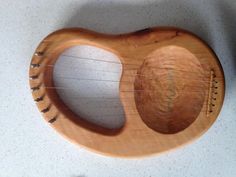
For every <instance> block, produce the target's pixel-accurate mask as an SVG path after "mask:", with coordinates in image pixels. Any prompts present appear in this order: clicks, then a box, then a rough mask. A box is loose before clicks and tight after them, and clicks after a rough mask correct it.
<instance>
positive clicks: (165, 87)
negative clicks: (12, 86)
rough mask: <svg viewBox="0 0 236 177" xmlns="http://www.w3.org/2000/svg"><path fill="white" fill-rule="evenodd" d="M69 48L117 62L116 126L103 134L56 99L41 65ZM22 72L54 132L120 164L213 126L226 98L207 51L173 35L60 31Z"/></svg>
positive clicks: (188, 36) (186, 36)
mask: <svg viewBox="0 0 236 177" xmlns="http://www.w3.org/2000/svg"><path fill="white" fill-rule="evenodd" d="M76 45H91V46H95V47H98V48H102V49H105V50H108V51H110V52H112V53H114V54H115V55H116V56H118V57H119V59H120V61H121V64H122V69H123V70H122V76H121V78H120V100H121V103H122V106H123V109H124V112H125V124H124V126H123V127H121V128H118V129H109V128H105V127H101V126H98V125H96V124H93V123H91V122H88V121H86V120H85V119H84V118H83V117H80V115H77V114H75V113H74V112H73V111H72V110H71V109H70V108H69V107H68V106H67V105H66V104H65V103H64V102H63V101H62V100H61V99H60V97H59V95H58V93H57V90H56V87H55V86H54V83H53V67H48V65H54V64H55V62H56V61H57V59H58V57H59V56H60V54H61V53H62V52H63V51H64V50H66V49H68V48H70V47H72V46H76ZM29 73H30V74H29V76H30V86H31V89H32V94H33V98H34V100H35V102H36V104H37V106H38V109H39V110H40V111H41V112H42V115H43V117H44V119H45V120H46V121H47V122H48V123H49V124H50V125H51V126H52V127H53V128H54V129H56V131H57V132H59V133H60V134H61V135H63V136H64V137H66V138H67V139H69V140H70V141H72V142H74V143H76V144H79V145H81V146H84V147H86V148H89V149H91V150H93V151H96V152H99V153H102V154H106V155H112V156H119V157H140V156H145V155H151V154H158V153H162V152H165V151H167V150H171V149H174V148H177V147H179V146H181V145H184V144H186V143H188V142H190V141H192V140H194V139H196V138H197V137H199V136H200V135H202V134H203V133H204V132H205V131H206V130H208V129H209V128H210V126H211V125H212V124H213V123H214V121H215V120H216V118H217V116H218V114H219V112H220V109H221V107H222V104H223V99H224V92H225V83H224V74H223V70H222V67H221V65H220V62H219V60H218V58H217V56H216V55H215V53H214V52H213V50H211V49H210V47H209V46H208V45H207V44H206V43H205V42H203V41H202V40H201V39H200V38H199V37H197V36H195V35H194V34H192V33H190V32H187V31H185V30H182V29H177V28H164V27H158V28H149V29H144V30H140V31H137V32H133V33H129V34H122V35H106V34H100V33H96V32H92V31H89V30H85V29H79V28H74V29H62V30H59V31H56V32H54V33H52V34H50V35H49V36H47V37H46V38H45V39H43V41H42V42H41V43H40V44H39V46H38V47H37V49H36V51H35V53H34V55H33V58H32V61H31V64H30V72H29ZM49 88H55V89H49ZM128 97H129V98H130V99H126V98H128Z"/></svg>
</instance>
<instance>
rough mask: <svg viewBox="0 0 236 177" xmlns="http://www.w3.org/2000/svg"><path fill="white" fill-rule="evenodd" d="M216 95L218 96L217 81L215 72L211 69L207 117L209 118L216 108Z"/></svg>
mask: <svg viewBox="0 0 236 177" xmlns="http://www.w3.org/2000/svg"><path fill="white" fill-rule="evenodd" d="M217 94H218V81H217V77H216V74H215V71H214V70H213V69H212V70H211V71H210V82H209V94H208V106H207V116H209V115H210V114H211V113H213V111H214V107H215V106H216V100H217Z"/></svg>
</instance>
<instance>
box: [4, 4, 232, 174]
mask: <svg viewBox="0 0 236 177" xmlns="http://www.w3.org/2000/svg"><path fill="white" fill-rule="evenodd" d="M235 17H236V1H235V0H198V1H196V0H178V1H177V0H145V1H141V0H130V1H128V0H120V1H115V0H113V1H112V0H110V1H108V0H107V1H102V0H91V1H88V0H77V1H76V0H58V1H55V0H41V1H35V0H20V1H13V0H8V1H4V0H0V83H1V86H0V100H1V102H0V126H1V127H0V142H1V146H0V177H123V176H124V177H169V176H175V177H184V176H186V177H190V176H191V177H200V176H201V177H211V176H212V177H235V176H236V168H235V166H236V150H235V149H236V128H235V127H236V120H235V117H236V116H235V115H236V18H235ZM151 26H177V27H181V28H185V29H187V30H190V31H192V32H194V33H196V34H197V35H199V36H200V37H202V38H203V39H204V40H206V41H207V42H208V43H209V44H210V46H211V47H212V48H213V49H214V50H215V52H216V54H217V55H218V57H219V59H220V61H221V63H222V66H223V69H224V71H225V77H226V96H225V102H224V106H223V109H222V111H221V113H220V116H219V117H218V119H217V121H216V122H215V124H214V125H213V126H212V127H211V128H210V130H209V131H207V133H205V134H204V135H203V136H202V137H201V138H200V139H198V140H197V141H195V142H194V143H192V144H191V145H188V146H185V147H184V148H181V149H178V150H177V151H173V152H170V153H168V154H164V155H161V156H154V157H149V158H144V159H135V160H128V159H116V158H111V157H105V156H101V155H98V154H94V153H92V152H89V151H87V150H84V149H82V148H79V147H78V146H75V145H73V144H71V143H69V142H68V141H67V140H65V139H63V138H62V137H61V136H60V135H58V134H57V133H56V132H55V131H54V130H53V129H51V128H50V127H49V126H48V125H47V124H46V123H45V121H44V120H43V119H42V117H41V115H40V113H39V111H38V110H37V108H36V106H35V103H34V102H33V99H32V97H31V93H30V89H29V84H28V69H29V63H30V60H31V56H32V54H33V52H34V50H35V48H36V47H37V45H38V43H39V42H40V41H41V40H42V38H44V37H45V36H46V35H47V34H49V33H51V32H52V31H55V30H57V29H60V28H64V27H83V28H88V29H91V30H94V31H98V32H105V33H124V32H131V31H136V30H139V29H142V28H146V27H151ZM96 54H97V51H96V52H94V53H93V56H96ZM58 64H59V63H58ZM68 72H70V71H68ZM59 84H60V83H59ZM116 123H117V124H119V123H121V122H119V121H118V122H116ZM117 124H116V125H117ZM114 126H115V125H114Z"/></svg>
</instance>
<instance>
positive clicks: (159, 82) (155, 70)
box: [134, 45, 207, 133]
mask: <svg viewBox="0 0 236 177" xmlns="http://www.w3.org/2000/svg"><path fill="white" fill-rule="evenodd" d="M205 78H207V74H204V70H203V67H202V66H201V64H200V62H199V61H198V59H197V58H196V57H195V56H194V55H193V54H192V53H191V52H189V51H188V50H186V49H184V48H182V47H177V46H171V45H170V46H166V47H162V48H160V49H157V50H155V51H154V52H152V53H151V54H150V55H149V56H148V57H147V58H146V59H145V60H144V62H143V64H142V66H141V67H140V69H139V70H138V74H137V76H136V78H135V83H134V87H135V90H137V92H135V103H136V106H137V109H138V112H139V114H140V116H141V118H142V119H143V121H144V122H145V123H146V124H147V125H148V126H149V127H150V128H152V129H153V130H156V131H158V132H161V133H177V132H179V131H181V130H183V129H185V128H187V127H188V126H189V125H190V124H191V123H193V121H194V120H195V119H196V118H197V117H198V115H199V113H200V112H201V109H202V106H203V103H204V98H205V94H206V93H205V91H206V88H207V80H206V79H205Z"/></svg>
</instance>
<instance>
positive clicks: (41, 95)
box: [30, 28, 225, 157]
mask: <svg viewBox="0 0 236 177" xmlns="http://www.w3.org/2000/svg"><path fill="white" fill-rule="evenodd" d="M162 30H178V31H182V32H184V33H188V34H190V35H193V34H192V33H190V32H187V31H185V30H180V29H177V28H152V29H148V30H142V31H138V32H134V33H130V34H125V35H122V36H119V35H118V36H112V35H103V34H99V35H100V37H101V38H99V39H98V40H97V41H92V40H91V39H93V38H94V37H95V36H96V38H97V36H99V35H98V34H97V33H94V32H90V31H86V30H81V31H80V30H78V29H67V30H65V31H64V30H59V31H57V32H54V33H52V34H51V35H49V36H48V37H46V38H45V39H44V40H43V41H42V42H41V44H40V45H39V47H38V48H37V49H36V52H35V54H34V56H33V58H32V62H31V66H30V85H31V88H32V91H33V97H34V99H35V101H36V102H37V106H38V108H39V109H40V111H41V112H42V113H43V115H44V118H45V120H47V121H48V122H49V123H50V124H51V126H52V127H53V128H55V129H56V130H57V127H55V126H54V125H53V123H54V122H55V121H56V120H57V119H58V118H59V117H60V116H61V115H59V113H60V112H63V111H64V112H63V113H65V112H67V109H68V107H67V106H66V105H64V103H60V104H58V103H57V101H59V102H60V101H61V100H60V99H59V97H58V95H57V94H56V92H55V93H53V92H52V91H51V90H50V89H45V88H44V87H43V86H45V85H47V86H53V78H52V69H45V67H40V66H43V65H47V64H53V63H55V61H56V59H57V58H58V56H59V54H60V53H61V52H62V51H64V50H65V49H66V48H69V47H71V46H74V45H79V44H88V45H93V46H97V47H101V48H104V49H107V50H109V51H112V52H114V53H116V51H115V49H116V45H114V42H112V40H113V41H116V40H115V39H116V38H117V37H120V38H122V37H124V38H126V37H127V36H133V35H137V34H138V35H139V36H140V35H141V36H142V35H146V34H147V33H153V32H156V31H162ZM75 31H76V35H75V34H73V35H71V33H73V32H75ZM78 31H80V33H81V34H82V35H77V32H78ZM64 32H65V34H66V35H65V36H63V38H62V40H58V39H56V38H59V37H60V35H62V34H61V33H63V34H64ZM83 35H84V36H83ZM193 36H195V37H196V39H198V40H199V41H201V42H202V44H204V45H205V47H207V48H208V49H209V50H210V52H211V53H212V54H213V55H214V56H215V59H218V58H217V56H216V54H215V53H214V52H213V50H212V49H211V48H210V47H209V46H208V45H207V44H206V43H205V42H204V41H202V40H201V39H200V38H199V37H197V36H196V35H193ZM104 37H105V38H106V41H109V39H111V40H110V41H109V42H108V44H107V45H105V43H104V41H100V40H101V39H102V38H104ZM74 38H79V39H78V40H79V41H78V40H74ZM54 40H56V42H55V43H54V44H53V45H48V44H49V43H50V42H51V41H54ZM48 42H49V43H48ZM99 42H101V43H100V44H101V45H100V44H99ZM62 44H63V47H62V46H61V45H62ZM109 45H110V46H109ZM54 49H56V50H55V52H52V51H54ZM117 53H119V52H117ZM45 58H47V59H54V60H51V61H47V62H48V63H47V62H45V60H44V59H45ZM217 62H218V67H219V69H220V70H221V71H220V73H221V74H222V78H224V74H223V69H222V67H221V64H220V62H219V60H217ZM41 73H43V75H44V76H47V77H46V78H45V77H43V76H42V74H41ZM222 82H223V87H225V84H224V79H223V81H222ZM222 90H223V92H222V93H221V94H222V99H221V103H220V104H221V105H222V104H223V98H224V88H223V89H222ZM47 93H50V94H51V96H53V98H54V101H53V102H52V100H51V99H50V96H49V97H48V95H47ZM55 98H56V99H55ZM42 100H45V101H44V102H43V103H42V102H41V101H42ZM50 101H51V102H52V103H50ZM40 103H41V104H40ZM47 104H48V105H47ZM45 105H47V106H46V107H45ZM220 109H221V106H220V108H219V109H218V111H217V113H216V114H215V116H214V117H215V119H214V121H215V120H216V118H217V116H218V114H219V112H220ZM49 110H51V111H49ZM63 116H64V117H67V116H71V117H70V118H72V119H71V120H72V121H74V120H73V118H76V121H78V119H77V116H76V115H74V113H72V114H71V113H69V114H67V113H65V115H63ZM75 116H76V117H75ZM214 121H212V122H211V123H210V124H209V125H208V127H207V128H205V129H204V131H202V132H199V134H198V136H195V137H192V138H191V139H190V140H188V141H187V142H185V143H181V144H179V145H177V146H175V147H174V148H176V147H180V146H182V145H184V144H188V142H190V141H192V140H194V139H196V138H198V137H199V136H201V135H202V134H203V133H204V132H206V131H207V130H208V129H209V128H210V127H211V125H212V124H213V123H214ZM75 123H76V124H78V125H79V126H82V127H84V128H85V129H88V130H89V131H90V132H93V131H94V132H97V133H101V134H104V135H105V136H107V135H110V136H116V135H118V134H120V133H121V132H122V131H123V129H124V127H122V128H121V129H119V130H112V131H111V130H108V129H104V128H102V127H98V126H96V125H93V124H91V123H87V122H86V121H85V122H84V121H82V122H81V121H78V122H75ZM58 132H59V133H60V134H62V135H63V136H64V137H66V138H68V139H70V140H71V141H73V142H75V144H77V143H78V142H77V141H76V140H73V139H71V138H70V137H68V136H66V134H65V132H63V131H61V130H59V131H58ZM80 145H82V146H84V145H83V144H80ZM84 147H86V148H88V149H90V150H92V151H95V152H98V153H101V154H104V155H112V156H116V155H115V154H113V153H109V152H102V151H99V150H96V149H93V148H89V147H87V146H84ZM171 149H172V148H169V149H166V150H165V151H162V152H161V153H163V152H166V151H169V150H171ZM159 153H160V152H155V153H147V154H142V155H140V154H139V155H137V156H136V155H132V156H127V154H126V155H124V156H122V154H119V155H118V156H119V157H143V156H148V155H152V154H159Z"/></svg>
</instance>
